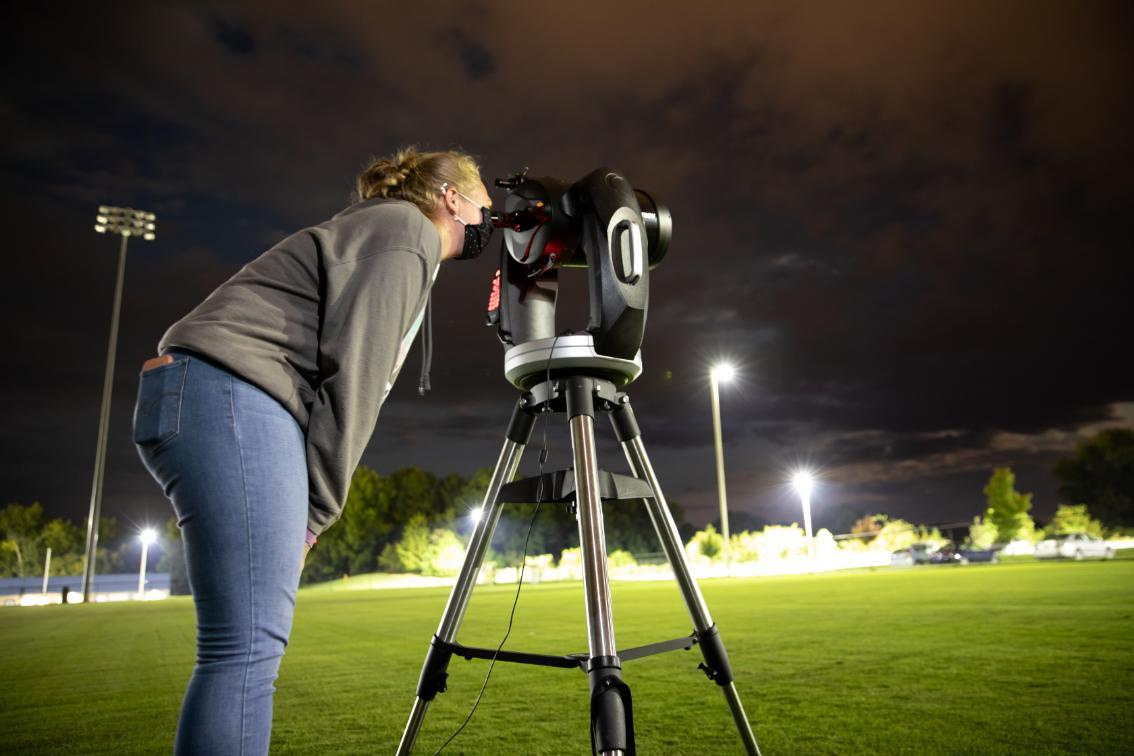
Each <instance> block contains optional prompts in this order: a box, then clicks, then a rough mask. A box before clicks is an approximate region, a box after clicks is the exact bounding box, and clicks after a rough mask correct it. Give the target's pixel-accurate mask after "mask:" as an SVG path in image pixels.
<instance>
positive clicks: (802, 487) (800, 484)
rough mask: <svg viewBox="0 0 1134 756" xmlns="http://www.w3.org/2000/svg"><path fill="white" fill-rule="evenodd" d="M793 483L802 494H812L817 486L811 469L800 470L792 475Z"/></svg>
mask: <svg viewBox="0 0 1134 756" xmlns="http://www.w3.org/2000/svg"><path fill="white" fill-rule="evenodd" d="M791 484H792V486H793V487H794V488H795V490H796V493H798V494H799V495H800V496H810V495H811V492H812V491H813V490H814V488H815V476H814V475H812V474H811V471H810V470H799V471H797V472H796V473H795V474H794V475H792V476H791Z"/></svg>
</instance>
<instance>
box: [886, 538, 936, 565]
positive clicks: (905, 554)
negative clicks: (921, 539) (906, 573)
mask: <svg viewBox="0 0 1134 756" xmlns="http://www.w3.org/2000/svg"><path fill="white" fill-rule="evenodd" d="M929 553H930V546H929V544H928V543H915V544H914V545H913V546H910V547H909V548H908V549H898V550H897V551H895V552H894V553H893V554H891V555H890V566H892V567H912V566H913V565H915V564H928V563H929Z"/></svg>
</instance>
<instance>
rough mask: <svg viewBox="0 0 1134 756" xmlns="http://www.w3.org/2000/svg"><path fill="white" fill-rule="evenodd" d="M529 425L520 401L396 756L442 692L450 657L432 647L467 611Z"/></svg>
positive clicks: (408, 747)
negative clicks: (506, 486)
mask: <svg viewBox="0 0 1134 756" xmlns="http://www.w3.org/2000/svg"><path fill="white" fill-rule="evenodd" d="M534 422H535V415H534V414H533V413H532V412H531V411H530V410H528V409H526V405H525V403H524V400H523V399H521V400H519V401H518V402H517V403H516V408H515V409H514V410H513V412H512V420H511V422H510V423H509V424H508V434H507V438H506V439H505V441H504V448H503V449H501V451H500V457H499V458H498V459H497V461H496V469H495V470H493V472H492V481H491V482H490V483H489V484H488V491H487V492H485V495H484V502H483V504H482V505H481V508H480V512H481V514H480V519H479V520H478V521H477V525H476V528H475V529H474V530H473V534H472V538H471V539H469V545H468V548H467V549H466V550H465V560H464V563H463V564H462V565H461V571H460V573H459V574H458V576H457V582H456V583H455V584H454V585H453V590H452V592H451V593H450V594H449V601H448V602H447V603H446V604H445V611H444V613H443V614H442V615H441V622H440V624H438V626H437V632H436V633H435V634H434V636H433V642H432V643H431V645H430V647H429V651H428V653H427V654H426V656H425V664H424V665H422V668H421V677H420V679H419V680H418V683H417V698H416V699H415V700H414V704H413V709H412V711H411V712H410V716H409V721H408V722H407V723H406V728H405V730H404V731H403V732H402V740H401V742H400V743H399V744H398V750H397V754H398V756H408V755H409V753H410V752H411V751H412V750H413V746H414V742H416V740H417V735H418V733H419V732H420V731H421V726H422V724H423V723H424V721H425V713H426V711H427V710H428V709H429V702H430V701H432V700H433V699H434V697H436V695H437V694H438V693H442V692H444V690H445V678H446V677H447V676H448V675H447V673H446V669H447V668H448V666H449V660H450V658H451V657H452V652H451V651H447V650H445V649H443V648H440V647H438V646H437V645H436V644H437V641H442V642H444V643H452V642H453V641H455V640H456V638H457V632H458V631H459V630H460V627H461V621H462V620H464V617H465V609H467V608H468V604H469V598H471V597H472V591H473V587H474V586H475V585H476V579H477V576H478V575H479V574H480V568H481V565H482V564H483V562H484V555H485V553H486V552H487V551H488V546H489V544H490V543H491V542H492V534H493V533H494V532H495V530H496V525H497V523H498V522H499V521H500V511H501V510H502V509H503V507H504V505H503V503H501V502H499V501H497V499H499V496H500V488H501V487H502V486H503V485H504V484H505V483H508V482H510V481H511V480H512V479H513V478H514V477H516V469H517V468H518V467H519V466H520V458H521V457H522V456H523V453H524V447H525V446H527V443H528V439H529V437H530V436H531V433H532V425H533V424H534Z"/></svg>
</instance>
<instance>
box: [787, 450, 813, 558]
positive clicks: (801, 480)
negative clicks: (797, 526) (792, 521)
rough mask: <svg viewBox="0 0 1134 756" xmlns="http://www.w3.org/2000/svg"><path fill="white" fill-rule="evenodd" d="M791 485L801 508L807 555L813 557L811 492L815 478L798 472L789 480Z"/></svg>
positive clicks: (807, 471)
mask: <svg viewBox="0 0 1134 756" xmlns="http://www.w3.org/2000/svg"><path fill="white" fill-rule="evenodd" d="M791 484H792V486H793V487H794V488H795V491H796V493H798V494H799V501H800V504H801V505H802V506H803V529H804V530H805V531H806V532H807V555H808V556H815V553H814V551H815V549H814V543H813V541H812V539H811V490H812V489H813V488H814V487H815V477H814V476H813V475H812V474H811V471H809V470H800V471H798V472H797V473H796V474H795V475H793V476H792V478H791Z"/></svg>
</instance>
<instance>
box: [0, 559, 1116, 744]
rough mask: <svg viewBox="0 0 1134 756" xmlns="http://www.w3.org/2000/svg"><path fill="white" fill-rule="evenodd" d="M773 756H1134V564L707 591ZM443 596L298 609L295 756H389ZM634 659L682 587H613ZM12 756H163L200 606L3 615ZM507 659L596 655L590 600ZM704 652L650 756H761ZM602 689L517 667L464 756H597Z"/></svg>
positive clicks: (649, 729) (640, 673) (327, 602)
mask: <svg viewBox="0 0 1134 756" xmlns="http://www.w3.org/2000/svg"><path fill="white" fill-rule="evenodd" d="M513 590H514V589H513V588H508V587H481V588H478V589H477V591H476V592H475V593H474V596H473V602H472V605H471V607H470V610H469V613H468V616H467V619H466V621H465V627H464V631H463V632H462V635H461V638H460V640H461V641H462V642H464V643H466V644H469V645H485V646H488V645H493V646H494V645H495V644H496V643H497V642H498V641H499V639H500V637H501V635H502V633H503V630H504V627H505V625H506V622H507V611H508V609H509V607H510V606H511V601H512V596H513ZM702 590H703V592H704V594H705V598H706V601H707V602H708V604H709V607H710V609H711V610H712V612H713V614H714V619H715V620H716V621H717V624H718V625H719V626H720V628H721V632H722V636H723V638H724V640H725V643H726V644H727V646H728V648H729V651H730V654H731V656H732V660H733V665H734V667H735V671H736V677H737V681H736V682H737V687H738V689H739V691H740V694H741V696H742V698H743V700H744V702H745V705H746V707H747V709H748V712H749V715H750V717H751V718H752V722H753V725H754V727H755V730H756V734H757V738H758V739H759V741H760V744H761V747H762V748H763V750H764V753H766V754H786V753H793V754H815V753H839V754H847V753H863V754H866V753H869V754H876V753H909V754H937V753H940V754H954V753H1028V754H1034V753H1044V754H1050V753H1072V752H1074V753H1115V754H1118V753H1132V752H1134V715H1132V712H1134V560H1130V559H1119V560H1115V561H1113V562H1076V563H1023V564H1001V565H969V566H966V567H956V568H954V567H941V568H934V567H927V568H915V569H907V570H892V569H879V570H876V571H862V572H853V573H840V574H825V575H808V576H794V577H778V578H753V579H735V580H708V581H704V582H702ZM447 595H448V591H447V590H446V589H406V590H388V591H353V590H352V591H341V590H331V589H329V588H328V587H316V588H312V589H307V590H304V591H302V592H301V593H300V599H299V608H298V614H297V618H296V624H295V631H294V633H293V637H292V643H291V647H290V648H289V650H288V655H287V657H286V658H285V659H284V662H283V667H282V670H281V675H280V679H279V681H278V692H277V694H276V720H275V721H276V725H275V730H274V740H273V752H276V753H303V754H323V753H381V754H386V753H392V752H393V750H394V749H395V747H396V745H397V742H398V739H399V736H400V734H401V731H402V727H403V726H404V724H405V717H406V715H407V714H408V712H409V708H410V704H411V703H412V699H413V692H414V687H415V685H416V681H417V674H418V671H419V669H420V664H421V660H422V658H423V655H424V653H425V650H426V646H427V644H428V642H429V639H430V636H431V634H432V632H433V630H434V629H435V627H436V623H437V620H438V619H439V617H440V614H441V611H442V608H443V606H444V603H445V599H446V596H447ZM614 598H615V622H616V626H615V627H616V634H617V639H618V643H619V646H620V647H629V646H633V645H640V644H643V643H648V642H652V641H656V640H663V639H668V638H671V637H676V636H679V635H684V634H687V633H688V632H689V631H690V627H689V620H688V617H687V615H686V614H685V610H684V606H683V604H682V603H681V600H680V598H679V596H678V593H677V589H676V587H675V586H674V584H672V583H670V582H660V583H616V584H615V585H614ZM0 643H2V645H0V648H2V649H3V655H2V656H0V680H2V683H0V733H2V735H0V737H2V738H3V741H2V742H0V752H4V753H34V754H48V753H60V754H63V753H65V754H76V753H113V754H127V753H165V752H169V750H170V748H171V743H172V737H173V731H174V726H175V723H176V719H177V711H178V705H179V702H180V697H181V694H182V690H183V688H184V686H185V682H186V680H187V678H188V675H189V672H190V669H191V667H192V661H193V616H192V605H191V604H190V602H189V601H188V600H187V599H184V598H176V599H170V600H168V601H163V602H154V603H149V604H101V605H92V606H67V607H62V606H50V607H34V608H24V609H5V610H0ZM507 648H512V649H518V650H531V651H539V652H546V653H566V652H575V651H585V650H586V636H585V630H584V626H583V599H582V591H581V585H580V584H578V583H573V584H545V585H531V586H525V587H524V590H523V593H522V595H521V598H520V605H519V609H518V611H517V614H516V623H515V627H514V629H513V632H512V637H511V640H510V641H509V643H508V645H507ZM699 661H700V655H699V652H698V651H696V650H694V651H689V652H685V651H675V652H670V653H667V654H662V655H660V656H654V657H650V658H648V659H642V660H636V661H631V662H628V663H627V664H626V665H625V670H624V671H625V677H626V680H627V682H628V683H629V684H630V686H631V688H632V690H633V694H634V709H635V721H636V729H637V736H638V743H637V744H638V750H639V752H640V753H642V754H667V755H668V754H717V753H722V754H723V753H741V752H742V751H741V749H740V747H739V741H738V739H737V737H736V733H735V730H734V729H733V725H732V720H731V718H730V716H729V715H728V710H727V707H726V706H725V703H724V699H723V697H722V696H721V695H720V692H719V690H718V689H717V687H716V686H715V685H714V684H712V683H710V682H709V681H708V680H707V679H706V678H705V677H704V675H703V674H702V673H701V672H699V671H698V670H697V669H696V666H697V662H699ZM486 669H487V662H482V661H472V662H466V661H464V660H461V659H455V660H454V661H453V663H452V665H451V667H450V682H449V692H448V693H445V694H443V695H441V696H440V697H439V698H438V699H437V701H435V702H434V704H433V706H432V707H431V709H430V711H429V715H428V717H427V719H426V724H425V728H424V730H423V732H422V736H421V738H420V739H419V741H418V749H417V752H418V753H433V751H434V750H435V749H436V748H437V747H438V746H439V745H440V744H441V743H442V742H443V741H444V740H445V739H446V738H447V737H448V735H449V734H450V733H451V732H452V731H453V730H454V729H455V728H456V727H457V726H458V725H459V724H460V722H461V721H462V720H463V719H464V717H465V715H466V714H467V712H468V710H469V707H470V706H471V704H472V702H473V699H474V698H475V696H476V692H477V690H478V689H479V687H480V682H481V680H482V678H483V675H484V672H485V670H486ZM589 748H590V744H589V738H588V733H587V692H586V678H585V677H584V676H583V674H582V673H581V672H575V671H566V670H555V669H546V668H539V667H528V666H520V665H514V664H497V665H496V669H495V671H494V672H493V676H492V680H491V682H490V683H489V686H488V692H487V693H486V695H485V697H484V700H483V701H482V702H481V705H480V708H479V709H478V710H477V712H476V715H475V716H474V717H473V720H472V722H471V723H470V725H469V726H468V728H466V730H465V732H464V733H462V734H461V735H460V737H459V738H458V739H457V740H456V741H454V743H453V744H452V745H451V746H450V747H449V748H447V749H446V750H445V753H453V754H459V753H467V754H503V753H510V754H585V753H589Z"/></svg>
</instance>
